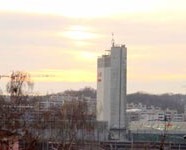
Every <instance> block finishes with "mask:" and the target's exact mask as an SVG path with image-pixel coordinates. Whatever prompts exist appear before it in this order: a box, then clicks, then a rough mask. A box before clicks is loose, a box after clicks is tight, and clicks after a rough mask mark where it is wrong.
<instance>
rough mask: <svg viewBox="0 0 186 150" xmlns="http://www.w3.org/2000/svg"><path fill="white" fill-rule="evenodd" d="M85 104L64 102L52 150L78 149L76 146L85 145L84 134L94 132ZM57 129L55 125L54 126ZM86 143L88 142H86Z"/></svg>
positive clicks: (73, 101)
mask: <svg viewBox="0 0 186 150" xmlns="http://www.w3.org/2000/svg"><path fill="white" fill-rule="evenodd" d="M87 108H88V107H87V103H86V102H84V101H78V100H72V101H65V102H64V104H63V106H62V108H61V110H60V116H59V120H60V121H59V122H58V123H59V124H58V128H59V129H60V131H59V133H58V136H59V137H60V138H59V139H58V138H56V139H57V141H56V142H54V144H53V148H54V149H58V150H71V149H74V147H75V149H78V148H77V146H78V145H82V146H83V145H84V144H85V141H86V140H85V138H84V136H85V133H86V132H87V131H90V130H94V124H93V123H92V122H91V118H90V117H91V114H88V109H87ZM56 127H57V125H56ZM87 141H88V140H87Z"/></svg>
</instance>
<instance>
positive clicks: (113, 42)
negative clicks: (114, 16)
mask: <svg viewBox="0 0 186 150" xmlns="http://www.w3.org/2000/svg"><path fill="white" fill-rule="evenodd" d="M114 44H115V41H114V33H113V32H112V47H114Z"/></svg>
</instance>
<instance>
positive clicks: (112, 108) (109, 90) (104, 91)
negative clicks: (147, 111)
mask: <svg viewBox="0 0 186 150" xmlns="http://www.w3.org/2000/svg"><path fill="white" fill-rule="evenodd" d="M97 64H98V65H97V120H98V121H107V122H108V127H109V129H111V130H112V129H114V130H115V129H126V127H127V121H126V120H127V118H126V83H127V81H126V78H127V76H126V74H127V48H126V47H125V45H121V46H115V45H114V44H113V45H112V47H111V50H110V54H108V55H102V57H100V58H98V62H97Z"/></svg>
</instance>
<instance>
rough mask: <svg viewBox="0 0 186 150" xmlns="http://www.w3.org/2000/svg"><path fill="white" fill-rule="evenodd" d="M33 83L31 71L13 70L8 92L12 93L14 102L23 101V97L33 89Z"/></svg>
mask: <svg viewBox="0 0 186 150" xmlns="http://www.w3.org/2000/svg"><path fill="white" fill-rule="evenodd" d="M33 85H34V84H33V82H32V81H31V78H30V74H29V73H27V72H22V71H15V72H14V71H13V72H12V73H11V76H10V81H9V82H8V83H7V92H8V93H10V96H11V100H12V102H13V103H21V102H22V101H21V100H22V98H24V97H25V96H27V95H28V94H29V92H30V91H31V90H32V89H33ZM24 100H25V99H24Z"/></svg>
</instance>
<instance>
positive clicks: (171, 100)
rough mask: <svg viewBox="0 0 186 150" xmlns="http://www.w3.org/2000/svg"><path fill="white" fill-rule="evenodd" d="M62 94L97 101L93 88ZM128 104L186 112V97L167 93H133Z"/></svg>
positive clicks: (128, 96)
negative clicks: (185, 106)
mask: <svg viewBox="0 0 186 150" xmlns="http://www.w3.org/2000/svg"><path fill="white" fill-rule="evenodd" d="M61 94H67V95H72V96H77V97H81V96H86V97H91V98H95V99H96V90H95V89H94V88H91V87H85V88H82V89H80V90H77V91H75V90H66V91H64V92H63V93H61ZM127 102H128V103H135V104H138V103H142V104H144V105H147V106H151V105H153V106H155V107H156V106H157V107H160V108H161V109H163V110H165V109H167V108H169V109H174V110H177V111H178V112H179V113H183V112H184V105H186V95H183V94H172V93H166V94H161V95H155V94H147V93H142V92H137V93H132V94H128V95H127Z"/></svg>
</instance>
